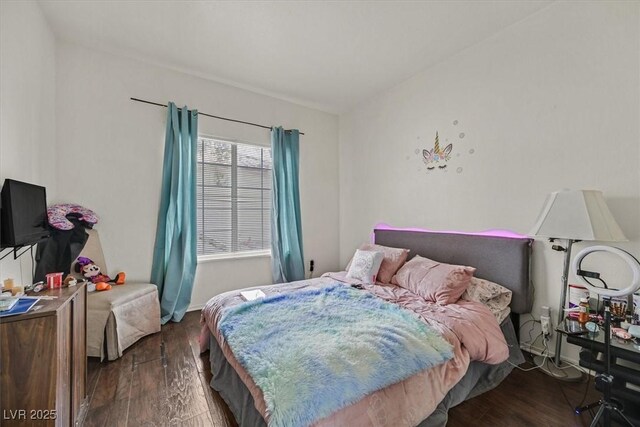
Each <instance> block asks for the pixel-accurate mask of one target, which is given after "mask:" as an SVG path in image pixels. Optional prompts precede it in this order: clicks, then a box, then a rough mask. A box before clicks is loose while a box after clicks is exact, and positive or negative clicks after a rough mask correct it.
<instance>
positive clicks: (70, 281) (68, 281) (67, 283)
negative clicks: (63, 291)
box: [62, 274, 78, 288]
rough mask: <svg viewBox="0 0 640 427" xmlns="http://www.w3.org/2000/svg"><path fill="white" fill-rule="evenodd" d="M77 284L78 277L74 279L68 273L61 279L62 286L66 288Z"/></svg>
mask: <svg viewBox="0 0 640 427" xmlns="http://www.w3.org/2000/svg"><path fill="white" fill-rule="evenodd" d="M77 284H78V279H76V278H75V277H73V276H72V275H70V274H68V275H67V277H65V278H64V280H63V281H62V287H63V288H68V287H69V286H75V285H77Z"/></svg>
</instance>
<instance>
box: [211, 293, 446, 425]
mask: <svg viewBox="0 0 640 427" xmlns="http://www.w3.org/2000/svg"><path fill="white" fill-rule="evenodd" d="M219 328H220V332H221V333H222V335H223V336H224V338H225V340H226V341H227V343H228V344H229V346H230V348H231V350H232V351H233V354H234V355H235V357H236V359H237V360H238V362H240V364H241V365H242V366H243V367H244V369H245V370H246V371H247V372H248V373H249V374H250V375H251V376H252V378H253V380H254V382H255V383H256V385H257V386H258V387H260V389H261V390H262V392H263V394H264V400H265V403H266V405H267V411H268V413H269V425H270V426H275V427H280V426H286V427H293V426H307V425H309V424H312V423H313V422H315V421H317V420H319V419H321V418H323V417H326V416H328V415H330V414H331V413H333V412H335V411H337V410H339V409H341V408H344V407H345V406H348V405H350V404H352V403H355V402H357V401H358V400H360V399H361V398H363V397H364V396H366V395H367V394H370V393H372V392H374V391H376V390H378V389H381V388H383V387H386V386H388V385H390V384H394V383H396V382H398V381H401V380H404V379H406V378H408V377H410V376H411V375H413V374H416V373H418V372H420V371H421V370H423V369H425V368H429V367H432V366H435V365H439V364H441V363H443V362H445V361H447V360H449V359H450V358H451V357H452V356H453V352H452V347H451V345H450V344H449V343H448V342H447V341H446V340H444V339H443V338H442V337H441V336H440V335H439V334H438V332H436V331H435V330H434V329H432V328H431V327H430V326H428V325H427V324H426V323H424V322H423V321H421V320H419V319H418V317H417V315H415V314H414V313H412V312H410V311H408V310H405V309H403V308H400V307H398V306H396V305H394V304H391V303H388V302H385V301H383V300H381V299H379V298H377V297H375V296H373V295H371V294H370V293H368V292H366V291H359V290H356V289H352V288H350V287H349V286H345V285H340V284H335V285H331V286H328V287H324V288H321V289H313V290H302V291H296V292H290V293H286V294H279V295H274V296H270V297H267V298H262V299H258V300H254V301H249V302H246V303H243V304H240V305H237V306H235V307H231V308H229V309H227V310H226V311H225V312H224V313H223V315H222V318H221V319H220V322H219Z"/></svg>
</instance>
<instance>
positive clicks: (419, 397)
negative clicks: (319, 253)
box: [200, 273, 509, 427]
mask: <svg viewBox="0 0 640 427" xmlns="http://www.w3.org/2000/svg"><path fill="white" fill-rule="evenodd" d="M336 281H341V282H345V283H349V282H351V281H350V280H349V279H346V278H345V273H328V274H326V275H324V276H323V277H322V278H318V279H310V280H302V281H299V282H292V283H287V284H283V285H271V286H262V287H259V288H260V289H262V290H263V291H264V293H265V294H267V295H271V294H276V293H281V292H286V291H290V290H295V289H302V288H308V287H311V288H314V287H322V286H326V285H329V284H332V283H335V282H336ZM364 287H365V289H366V290H367V291H369V292H371V293H372V294H374V295H376V296H378V297H380V298H382V299H384V300H385V301H388V302H392V303H395V304H398V305H400V306H402V307H404V308H407V309H409V310H411V311H413V312H415V313H417V314H418V315H419V316H420V317H421V318H422V319H423V320H424V321H425V322H426V323H428V324H429V325H431V326H433V327H434V328H436V329H437V330H438V331H440V333H442V335H443V337H444V338H445V339H446V340H447V341H449V342H450V343H451V344H452V345H453V349H454V356H453V358H452V359H451V360H449V361H448V362H446V363H444V364H442V365H438V366H436V367H433V368H429V369H425V370H424V371H422V372H419V373H418V374H416V375H413V376H411V377H409V378H407V379H406V380H404V381H400V382H398V383H396V384H392V385H390V386H388V387H385V388H383V389H380V390H378V391H376V392H373V393H371V394H369V395H368V396H365V397H364V398H363V399H361V400H360V401H358V402H356V403H355V404H353V405H350V406H347V407H345V408H343V409H341V410H339V411H337V412H334V413H333V414H331V415H329V416H328V417H325V418H323V419H321V420H319V421H317V422H316V423H315V424H314V426H318V427H321V426H322V427H325V426H327V427H328V426H336V425H349V426H353V427H355V426H389V427H391V426H394V427H395V426H415V425H417V424H419V423H420V422H421V421H422V420H424V419H425V418H427V417H428V416H429V415H430V414H431V413H432V412H433V411H434V410H435V408H436V407H437V406H438V404H439V403H440V401H441V400H442V399H443V398H444V396H445V395H446V394H447V392H448V391H449V390H450V389H451V388H452V387H453V386H454V385H455V384H456V383H457V382H458V381H460V379H461V378H462V377H463V376H464V374H465V373H466V371H467V368H468V366H469V363H470V362H471V361H474V360H478V361H482V362H485V363H489V364H498V363H501V362H504V361H505V360H506V359H507V357H508V355H509V349H508V347H507V344H506V342H505V339H504V335H503V334H502V331H501V330H500V326H499V325H498V322H497V321H496V318H495V317H494V316H493V314H492V313H491V311H489V309H488V308H487V307H485V306H484V305H482V304H480V303H477V302H470V301H462V300H460V301H459V302H458V303H457V304H450V305H447V306H440V305H437V304H434V303H430V302H426V301H425V300H424V299H422V298H421V297H419V296H417V295H415V294H413V293H412V292H410V291H408V290H406V289H404V288H401V287H399V286H395V285H382V284H376V285H364ZM242 302H244V301H243V300H242V298H241V297H240V291H231V292H226V293H224V294H221V295H217V296H215V297H213V298H212V299H211V300H209V302H208V303H207V305H206V306H205V308H204V309H203V310H202V319H201V323H202V333H201V337H200V347H201V350H202V351H206V349H207V347H208V343H209V335H210V334H213V336H214V337H215V338H216V339H217V341H218V344H219V345H220V348H221V349H222V352H223V354H224V355H225V357H226V358H227V361H228V362H229V363H230V364H231V366H233V368H234V369H235V370H236V372H237V373H238V375H239V376H240V378H241V380H242V381H243V382H244V384H245V385H246V386H247V388H248V390H249V392H250V393H251V395H252V397H253V400H254V402H255V405H256V409H257V410H258V412H260V414H262V416H263V417H264V419H265V420H267V423H268V420H269V413H268V411H267V410H266V405H265V402H264V398H263V396H262V391H261V390H260V388H259V387H257V386H256V385H255V383H254V382H253V379H252V378H251V376H250V375H249V374H248V373H247V372H246V371H245V369H244V368H243V367H242V366H241V365H240V364H239V363H238V361H237V360H236V358H235V356H234V355H233V352H232V351H231V349H230V348H229V346H228V345H227V344H226V343H225V342H224V338H223V337H222V335H221V334H220V333H219V332H218V328H217V324H218V321H219V319H220V315H221V313H222V311H223V310H224V309H225V308H227V307H230V306H233V305H237V304H240V303H242Z"/></svg>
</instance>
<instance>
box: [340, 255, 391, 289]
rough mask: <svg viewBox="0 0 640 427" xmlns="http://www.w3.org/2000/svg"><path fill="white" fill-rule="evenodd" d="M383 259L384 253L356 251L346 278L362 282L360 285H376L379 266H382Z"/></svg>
mask: <svg viewBox="0 0 640 427" xmlns="http://www.w3.org/2000/svg"><path fill="white" fill-rule="evenodd" d="M383 259H384V252H377V251H362V250H360V249H358V250H356V253H355V255H354V256H353V259H352V260H351V265H350V266H349V271H348V272H347V277H348V278H350V279H357V280H362V283H366V284H372V283H376V277H377V275H378V270H380V264H382V260H383Z"/></svg>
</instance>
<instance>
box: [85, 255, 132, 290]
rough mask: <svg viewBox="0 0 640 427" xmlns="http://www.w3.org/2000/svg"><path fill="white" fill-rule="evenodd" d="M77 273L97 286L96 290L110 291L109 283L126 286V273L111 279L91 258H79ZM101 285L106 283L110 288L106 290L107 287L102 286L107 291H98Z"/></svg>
mask: <svg viewBox="0 0 640 427" xmlns="http://www.w3.org/2000/svg"><path fill="white" fill-rule="evenodd" d="M74 268H75V271H76V273H82V275H83V276H84V277H85V278H86V279H87V280H90V281H91V282H92V283H95V284H96V290H109V289H111V285H108V283H110V282H111V283H115V284H116V285H124V282H125V277H126V275H125V273H123V272H120V273H118V274H116V277H115V279H111V278H110V277H109V276H107V275H106V274H103V273H102V272H101V271H100V267H98V265H97V264H96V263H94V262H93V261H91V260H90V259H89V258H87V257H83V256H81V257H78V259H77V260H76V264H75V267H74ZM99 283H104V284H105V285H107V286H108V289H107V288H106V286H101V288H105V289H98V286H97V285H98V284H99Z"/></svg>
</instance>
